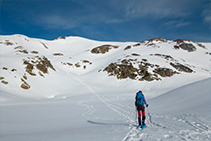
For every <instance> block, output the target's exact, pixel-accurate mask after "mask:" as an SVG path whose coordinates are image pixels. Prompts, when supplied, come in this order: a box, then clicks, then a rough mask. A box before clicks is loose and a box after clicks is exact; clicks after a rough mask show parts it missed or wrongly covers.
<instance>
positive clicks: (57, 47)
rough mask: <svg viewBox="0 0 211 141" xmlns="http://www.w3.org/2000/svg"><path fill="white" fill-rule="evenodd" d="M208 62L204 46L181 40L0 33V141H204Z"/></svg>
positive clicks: (210, 134)
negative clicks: (139, 100)
mask: <svg viewBox="0 0 211 141" xmlns="http://www.w3.org/2000/svg"><path fill="white" fill-rule="evenodd" d="M210 62H211V43H197V42H192V41H188V40H182V39H179V40H174V41H169V40H166V39H161V38H155V39H150V40H147V41H142V42H102V41H93V40H89V39H85V38H81V37H60V38H58V39H55V40H53V41H48V40H43V39H34V38H29V37H26V36H24V35H11V36H0V81H1V83H0V140H1V141H14V140H21V141H29V140H30V141H38V140H45V141H68V140H77V141H87V140H88V141H89V140H90V141H93V140H96V141H98V140H101V141H110V140H116V141H119V140H122V141H136V140H139V141H140V140H147V141H155V140H163V141H169V140H172V141H175V140H185V141H188V140H197V141H198V140H203V141H204V140H207V141H208V140H210V139H211V122H210V118H211V112H210V106H211V103H210V100H211V95H210V94H211V87H210V84H211V63H210ZM140 89H141V90H142V91H143V92H144V94H145V97H146V99H147V102H148V104H149V107H148V108H146V125H147V127H146V128H145V129H144V130H141V129H140V128H138V127H137V111H136V109H135V106H134V97H135V93H136V92H137V91H138V90H140Z"/></svg>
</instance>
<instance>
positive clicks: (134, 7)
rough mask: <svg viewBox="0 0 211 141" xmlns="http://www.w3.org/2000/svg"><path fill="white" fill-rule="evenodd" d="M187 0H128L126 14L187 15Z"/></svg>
mask: <svg viewBox="0 0 211 141" xmlns="http://www.w3.org/2000/svg"><path fill="white" fill-rule="evenodd" d="M186 4H187V1H184V0H177V1H170V0H159V1H158V0H150V1H148V0H143V1H139V0H130V3H129V4H128V6H127V9H126V10H127V16H131V17H134V18H139V17H147V18H155V19H162V18H178V17H185V16H188V15H189V14H190V13H189V12H188V10H187V8H186V7H187V5H186Z"/></svg>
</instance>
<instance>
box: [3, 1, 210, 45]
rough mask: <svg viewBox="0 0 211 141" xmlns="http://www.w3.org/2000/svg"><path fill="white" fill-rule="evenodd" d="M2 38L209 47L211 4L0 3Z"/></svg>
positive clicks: (142, 2)
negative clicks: (199, 44) (170, 42)
mask: <svg viewBox="0 0 211 141" xmlns="http://www.w3.org/2000/svg"><path fill="white" fill-rule="evenodd" d="M0 5H1V7H0V9H1V12H0V20H1V25H0V27H1V35H12V34H23V35H26V36H29V37H34V38H43V39H48V40H53V39H56V38H58V37H64V36H81V37H85V38H89V39H94V40H99V41H123V42H124V41H136V42H141V41H143V40H147V39H151V38H156V37H159V38H165V39H169V40H175V39H188V40H193V41H201V42H211V0H0Z"/></svg>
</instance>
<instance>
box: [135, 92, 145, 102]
mask: <svg viewBox="0 0 211 141" xmlns="http://www.w3.org/2000/svg"><path fill="white" fill-rule="evenodd" d="M136 104H137V105H144V98H143V95H142V93H141V92H138V93H137V94H136Z"/></svg>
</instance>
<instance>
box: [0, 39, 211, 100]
mask: <svg viewBox="0 0 211 141" xmlns="http://www.w3.org/2000/svg"><path fill="white" fill-rule="evenodd" d="M0 39H1V41H0V46H1V66H0V71H1V76H0V79H1V89H2V90H4V91H6V92H9V93H12V94H14V91H16V92H17V95H22V96H25V95H26V94H28V93H33V95H34V96H35V97H36V96H38V95H39V96H41V97H42V96H44V97H46V96H47V97H48V96H49V95H53V96H56V95H60V94H63V93H73V91H74V92H75V91H76V89H80V87H81V84H79V83H78V82H77V83H76V82H75V80H71V79H72V78H73V77H77V78H78V79H80V80H82V81H85V82H86V83H92V85H94V86H95V85H99V82H101V83H102V86H99V88H101V87H106V86H107V87H108V86H111V85H112V84H113V85H118V84H117V83H119V86H120V87H119V88H120V89H121V88H122V87H123V86H124V85H125V84H124V83H127V84H128V83H129V82H130V83H131V84H129V85H128V86H131V85H134V84H135V83H138V85H142V84H143V83H145V84H144V85H145V86H146V85H147V84H148V83H159V85H161V84H160V83H162V81H164V80H168V81H170V80H169V79H172V78H174V79H176V80H177V79H178V78H179V79H180V77H178V76H179V75H182V76H184V78H185V79H187V80H184V82H183V83H185V84H187V83H191V82H194V81H196V80H197V81H198V80H201V79H205V78H209V77H210V73H211V72H210V58H211V57H210V53H211V43H201V42H200V43H199V42H192V41H189V40H183V39H177V40H174V41H170V40H166V39H162V38H154V39H150V40H146V41H142V42H105V41H94V40H90V39H86V38H82V37H74V36H70V37H59V38H57V39H55V40H51V41H49V40H43V39H36V38H29V37H27V36H25V35H10V36H1V38H0ZM83 75H86V76H83ZM93 76H95V77H94V78H93ZM190 76H192V77H193V78H189V77H190ZM195 76H196V77H195ZM83 77H85V78H86V79H87V80H85V79H84V78H83ZM176 77H178V78H176ZM172 80H173V79H172ZM90 81H91V82H90ZM92 81H93V82H92ZM95 81H96V82H95ZM111 81H112V83H110V82H111ZM157 81H158V82H157ZM41 83H44V84H45V85H44V86H42V85H41ZM53 83H54V84H53ZM68 84H72V86H68ZM103 85H105V86H103ZM135 85H137V84H135ZM138 85H137V86H135V87H136V89H138V88H141V87H140V86H138ZM150 85H151V84H150ZM62 86H65V88H62ZM147 86H148V85H147ZM68 87H69V88H68ZM150 87H151V86H149V88H144V89H152V88H150ZM171 87H172V88H173V87H174V88H175V87H176V86H174V84H173V83H172V86H171ZM40 88H41V89H40ZM164 88H166V87H165V86H162V87H161V89H164ZM49 89H51V90H49ZM46 92H48V93H52V94H45V93H46ZM38 93H40V94H38ZM82 93H84V92H82Z"/></svg>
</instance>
